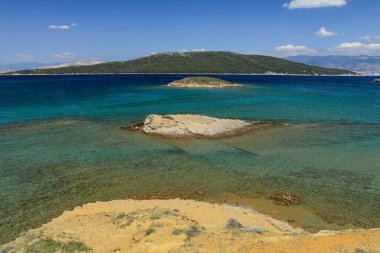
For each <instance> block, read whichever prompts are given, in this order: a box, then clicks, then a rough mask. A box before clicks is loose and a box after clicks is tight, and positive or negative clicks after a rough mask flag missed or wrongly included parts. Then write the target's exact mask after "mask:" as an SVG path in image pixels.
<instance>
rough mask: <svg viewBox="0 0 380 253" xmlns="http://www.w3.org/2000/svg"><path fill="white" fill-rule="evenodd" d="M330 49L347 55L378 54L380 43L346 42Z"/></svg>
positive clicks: (379, 52)
mask: <svg viewBox="0 0 380 253" xmlns="http://www.w3.org/2000/svg"><path fill="white" fill-rule="evenodd" d="M329 51H330V52H334V53H340V54H347V55H358V54H367V55H378V54H380V43H361V42H345V43H342V44H340V45H339V46H337V47H335V48H332V49H329Z"/></svg>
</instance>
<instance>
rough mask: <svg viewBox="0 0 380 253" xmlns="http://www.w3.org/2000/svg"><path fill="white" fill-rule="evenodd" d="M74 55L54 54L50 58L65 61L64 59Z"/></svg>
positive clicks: (66, 53) (67, 53) (65, 53)
mask: <svg viewBox="0 0 380 253" xmlns="http://www.w3.org/2000/svg"><path fill="white" fill-rule="evenodd" d="M74 56H75V54H72V53H69V52H64V53H63V54H56V55H53V56H52V57H54V58H60V59H66V58H73V57H74Z"/></svg>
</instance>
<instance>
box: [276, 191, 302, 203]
mask: <svg viewBox="0 0 380 253" xmlns="http://www.w3.org/2000/svg"><path fill="white" fill-rule="evenodd" d="M270 198H271V199H273V200H274V202H275V203H276V204H280V205H299V204H301V203H302V201H303V198H302V197H301V196H298V195H296V194H291V193H282V192H281V193H275V194H273V195H272V196H271V197H270Z"/></svg>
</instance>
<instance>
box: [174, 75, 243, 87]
mask: <svg viewBox="0 0 380 253" xmlns="http://www.w3.org/2000/svg"><path fill="white" fill-rule="evenodd" d="M167 86H168V87H180V88H231V87H241V86H243V85H241V84H237V83H232V82H229V81H225V80H223V79H220V78H215V77H208V76H195V77H186V78H183V79H180V80H176V81H173V82H171V83H169V84H168V85H167Z"/></svg>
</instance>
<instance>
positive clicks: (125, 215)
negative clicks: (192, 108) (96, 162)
mask: <svg viewBox="0 0 380 253" xmlns="http://www.w3.org/2000/svg"><path fill="white" fill-rule="evenodd" d="M231 219H233V220H231ZM379 238H380V229H372V230H356V231H354V230H352V231H342V232H328V231H325V232H319V233H317V234H309V233H307V232H305V231H303V230H302V229H295V228H292V227H291V226H290V225H288V224H287V223H284V222H281V221H278V220H275V219H273V218H271V217H270V216H267V215H263V214H260V213H257V212H256V211H254V210H252V209H245V208H240V207H234V206H229V205H218V204H211V203H206V202H197V201H193V200H180V199H174V200H117V201H110V202H97V203H92V204H87V205H84V206H83V207H77V208H75V209H74V210H73V211H67V212H64V213H63V214H62V215H61V216H60V217H58V218H56V219H53V220H52V221H51V222H50V223H48V224H45V225H43V226H42V227H41V228H38V229H34V230H30V231H28V232H27V233H25V234H24V235H23V236H21V237H19V238H18V239H16V240H15V241H13V242H11V243H9V244H7V245H5V246H3V250H4V251H1V249H0V252H46V250H47V249H49V250H53V251H49V252H62V251H65V250H66V251H65V252H99V253H106V252H376V250H380V240H379ZM33 250H34V251H33ZM44 250H45V251H44ZM69 250H72V251H69ZM75 250H77V251H75ZM355 250H356V251H355ZM359 250H362V251H359ZM368 250H372V251H368Z"/></svg>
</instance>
